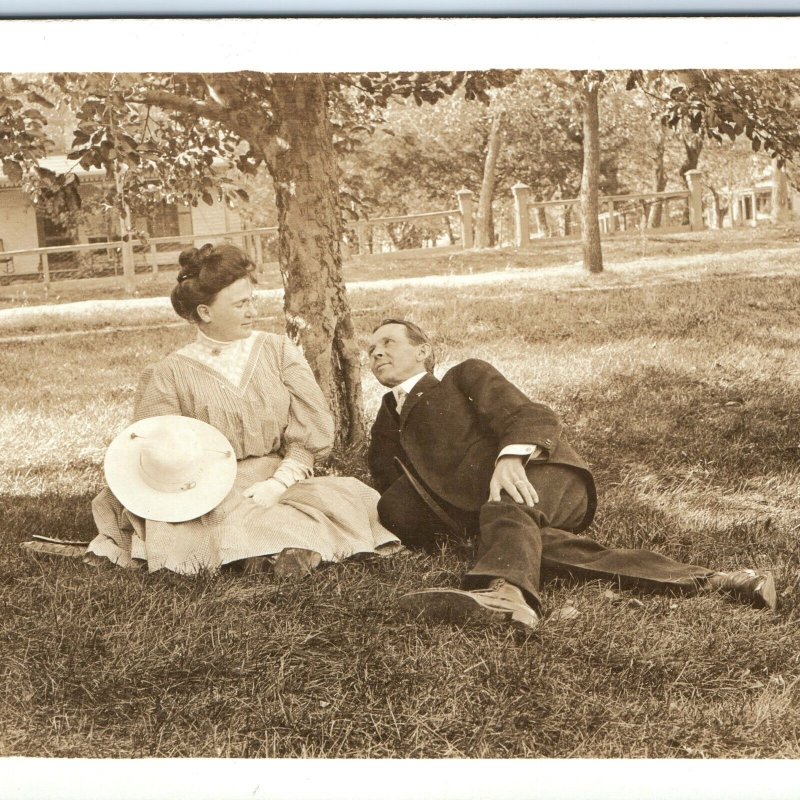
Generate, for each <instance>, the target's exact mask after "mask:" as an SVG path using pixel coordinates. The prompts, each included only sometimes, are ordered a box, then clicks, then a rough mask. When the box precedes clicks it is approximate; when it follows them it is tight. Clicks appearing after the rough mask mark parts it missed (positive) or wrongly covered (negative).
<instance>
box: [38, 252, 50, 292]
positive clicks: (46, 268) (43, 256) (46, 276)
mask: <svg viewBox="0 0 800 800" xmlns="http://www.w3.org/2000/svg"><path fill="white" fill-rule="evenodd" d="M39 260H40V261H41V262H42V280H43V281H44V288H45V289H49V288H50V261H49V260H48V258H47V253H40V254H39Z"/></svg>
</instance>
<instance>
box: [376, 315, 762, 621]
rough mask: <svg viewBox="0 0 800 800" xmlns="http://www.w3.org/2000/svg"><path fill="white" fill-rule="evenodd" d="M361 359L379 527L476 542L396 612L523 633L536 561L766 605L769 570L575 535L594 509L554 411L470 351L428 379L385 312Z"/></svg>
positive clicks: (408, 337) (420, 357)
mask: <svg viewBox="0 0 800 800" xmlns="http://www.w3.org/2000/svg"><path fill="white" fill-rule="evenodd" d="M369 357H370V363H371V367H372V372H373V374H374V375H375V377H376V378H377V379H378V381H379V382H380V383H381V384H383V385H384V386H387V387H389V388H390V389H391V391H389V392H387V393H386V394H385V395H384V397H383V401H382V403H381V408H380V410H379V412H378V415H377V417H376V419H375V423H374V425H373V427H372V438H371V442H370V447H369V452H368V460H369V467H370V471H371V472H372V475H373V478H374V479H375V482H376V485H377V488H378V490H379V491H380V492H381V499H380V502H379V503H378V512H379V514H380V518H381V522H382V523H383V524H384V525H385V526H386V527H387V528H389V530H391V531H392V532H393V533H395V534H396V535H397V536H398V537H399V538H400V539H401V540H402V541H403V542H404V544H406V545H408V546H411V547H415V546H416V547H425V548H429V547H431V546H433V545H434V544H435V543H436V541H437V538H438V537H439V536H440V535H441V533H442V532H443V531H445V530H448V531H449V532H450V533H451V534H452V535H456V536H459V537H472V536H476V537H477V540H478V541H477V544H478V547H477V560H476V561H475V564H474V565H473V566H472V568H471V569H470V570H469V571H468V572H467V574H466V575H465V576H464V578H463V582H462V584H463V585H462V588H461V589H452V588H436V589H424V590H422V591H417V592H412V593H410V594H407V595H404V596H403V597H402V598H400V606H401V607H402V608H404V609H406V610H408V611H411V612H412V613H415V614H419V615H423V616H426V617H428V618H430V619H443V620H450V621H454V622H460V621H463V620H465V619H467V618H470V617H474V616H492V617H495V616H496V617H502V618H505V619H511V620H513V621H515V622H518V623H521V624H523V625H527V626H529V627H534V626H535V625H536V624H537V622H538V620H539V617H540V615H541V597H540V594H539V589H540V570H541V566H542V565H546V566H548V567H552V568H557V569H562V570H567V571H571V572H578V573H583V574H590V575H593V576H599V577H603V576H607V577H612V578H628V579H634V580H641V581H644V582H647V583H650V584H661V585H664V586H671V587H680V588H685V589H693V590H700V589H703V588H711V589H716V590H720V591H726V592H731V593H735V594H737V595H739V596H741V597H742V598H743V599H746V600H748V601H750V602H752V603H753V604H755V605H759V606H764V607H767V608H770V609H774V608H775V607H776V597H775V584H774V580H773V578H772V576H771V575H769V574H764V575H758V574H756V573H755V572H753V571H752V570H740V571H738V572H731V573H723V572H714V571H712V570H709V569H706V568H705V567H700V566H695V565H691V564H681V563H679V562H677V561H674V560H672V559H671V558H667V557H666V556H663V555H660V554H658V553H654V552H651V551H647V550H625V549H612V548H606V547H604V546H603V545H601V544H599V543H597V542H594V541H592V540H591V539H588V538H586V537H583V536H579V535H578V534H579V533H581V531H583V530H585V529H586V528H587V527H588V526H589V524H590V523H591V521H592V517H593V516H594V511H595V507H596V503H597V500H596V493H595V485H594V480H593V478H592V474H591V472H590V470H589V468H588V466H587V465H586V463H585V462H584V461H583V459H582V458H581V457H580V456H579V455H578V454H577V453H576V452H575V450H574V449H573V448H572V446H571V445H570V444H569V442H568V441H567V438H566V436H565V435H564V432H563V430H562V426H561V423H560V422H559V420H558V418H557V416H556V415H555V413H554V412H553V411H552V410H551V409H550V408H548V407H547V406H545V405H542V404H541V403H535V402H533V401H531V400H530V399H529V398H528V397H526V396H525V395H524V394H523V393H522V392H521V391H520V390H519V389H517V387H515V386H514V385H513V384H512V383H510V382H509V381H508V380H507V379H506V378H504V377H503V375H501V374H500V372H498V371H497V370H496V369H495V368H494V367H492V366H491V365H490V364H487V363H486V362H485V361H479V360H477V359H469V360H467V361H464V362H462V363H461V364H457V365H456V366H455V367H453V368H452V369H451V370H449V371H448V372H447V373H446V374H445V375H444V377H443V378H442V380H441V381H439V380H437V379H436V378H435V377H434V375H433V367H434V364H435V355H434V351H433V347H432V345H431V343H430V340H429V339H428V337H427V336H426V335H425V333H424V332H423V331H422V330H421V329H420V328H419V327H418V326H417V325H415V324H413V323H412V322H408V321H406V320H402V319H387V320H385V321H384V322H382V323H381V324H380V325H379V326H378V327H377V328H376V329H375V330H374V331H373V334H372V338H371V341H370V345H369Z"/></svg>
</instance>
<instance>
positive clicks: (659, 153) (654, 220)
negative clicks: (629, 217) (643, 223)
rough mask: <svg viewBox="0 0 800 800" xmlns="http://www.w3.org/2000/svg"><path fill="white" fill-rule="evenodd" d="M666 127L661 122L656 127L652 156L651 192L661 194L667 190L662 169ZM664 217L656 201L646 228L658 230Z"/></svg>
mask: <svg viewBox="0 0 800 800" xmlns="http://www.w3.org/2000/svg"><path fill="white" fill-rule="evenodd" d="M666 133H667V126H666V125H665V124H664V123H663V122H661V123H660V124H659V126H658V134H657V136H656V152H655V155H654V156H653V161H654V162H655V167H654V170H653V191H654V192H663V191H664V189H666V188H667V172H666V170H665V169H664V150H665V148H666V141H667V136H666ZM663 215H664V204H663V202H662V201H661V200H656V201H655V202H654V203H653V204H652V205H651V206H650V213H649V214H648V216H647V227H648V228H660V227H661V220H662V217H663Z"/></svg>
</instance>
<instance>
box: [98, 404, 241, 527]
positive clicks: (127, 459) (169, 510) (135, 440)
mask: <svg viewBox="0 0 800 800" xmlns="http://www.w3.org/2000/svg"><path fill="white" fill-rule="evenodd" d="M165 423H166V424H168V425H170V426H176V427H184V428H186V429H187V430H189V431H191V432H192V433H193V434H194V435H195V436H196V437H197V439H198V441H199V443H200V446H201V448H202V450H203V463H202V465H201V467H200V470H199V472H198V474H197V476H196V479H195V485H194V486H193V487H192V488H191V489H188V490H186V491H181V492H163V491H159V490H157V489H154V488H153V487H152V486H149V485H148V484H147V483H146V482H145V481H144V479H143V478H142V476H141V473H140V470H139V451H140V450H141V447H142V443H143V441H146V440H144V439H143V438H141V437H147V436H148V435H152V434H153V433H154V432H156V431H157V430H158V429H159V428H160V427H161V426H162V425H164V424H165ZM131 434H136V436H132V435H131ZM103 471H104V472H105V477H106V482H107V483H108V488H109V489H111V492H112V494H113V495H114V497H116V498H117V500H119V502H120V503H122V505H123V506H124V507H125V508H126V509H127V510H128V511H130V512H131V513H133V514H135V515H136V516H137V517H143V518H144V519H151V520H156V521H159V522H186V521H187V520H190V519H196V518H197V517H202V516H203V514H207V513H208V512H209V511H211V510H212V509H214V508H216V507H217V506H218V505H219V504H220V503H221V502H222V501H223V500H224V499H225V497H226V496H227V494H228V492H230V490H231V488H232V487H233V484H234V481H235V480H236V454H235V452H234V450H233V448H232V447H231V444H230V442H229V441H228V440H227V439H226V438H225V436H224V434H222V433H221V432H220V431H219V430H217V429H216V428H215V427H214V426H213V425H209V424H208V423H206V422H202V421H201V420H199V419H194V418H193V417H182V416H180V415H178V414H164V415H162V416H158V417H147V418H146V419H142V420H139V421H138V422H134V423H133V425H129V426H128V427H127V428H125V430H123V431H121V432H120V433H119V434H117V436H115V437H114V440H113V441H112V442H111V444H110V445H109V446H108V450H106V456H105V459H104V461H103Z"/></svg>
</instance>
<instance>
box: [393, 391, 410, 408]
mask: <svg viewBox="0 0 800 800" xmlns="http://www.w3.org/2000/svg"><path fill="white" fill-rule="evenodd" d="M395 397H396V398H397V413H398V414H399V413H400V412H401V411H402V410H403V403H405V401H406V397H408V392H407V391H405V389H398V390H397V391H396V392H395Z"/></svg>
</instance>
